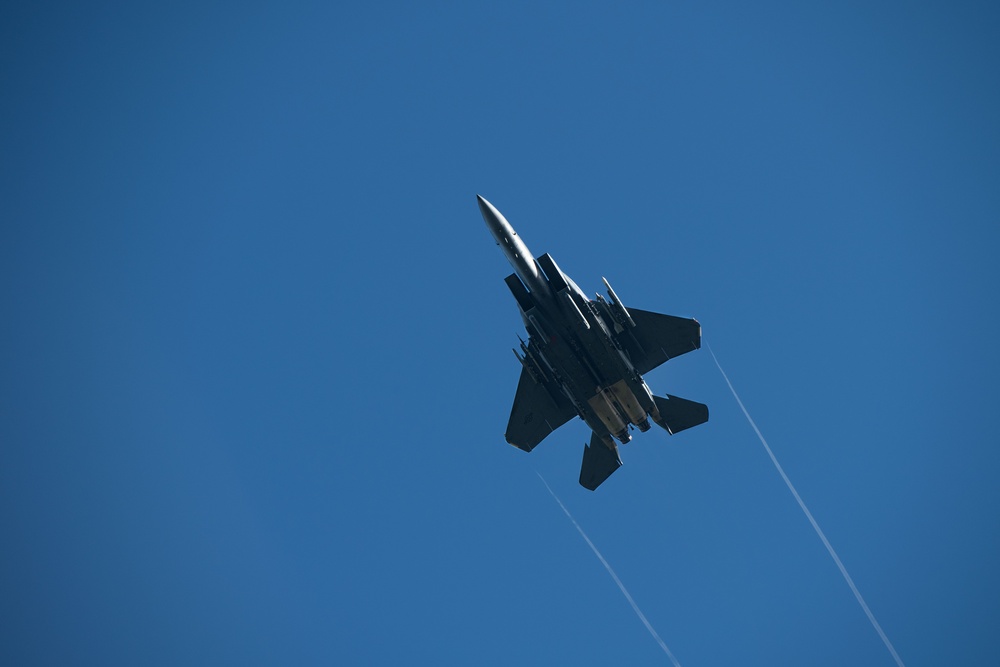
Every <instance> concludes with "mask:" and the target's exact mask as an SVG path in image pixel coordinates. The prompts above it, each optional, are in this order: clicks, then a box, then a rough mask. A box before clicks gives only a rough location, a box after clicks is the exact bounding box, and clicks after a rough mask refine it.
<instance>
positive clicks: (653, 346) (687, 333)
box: [476, 195, 708, 491]
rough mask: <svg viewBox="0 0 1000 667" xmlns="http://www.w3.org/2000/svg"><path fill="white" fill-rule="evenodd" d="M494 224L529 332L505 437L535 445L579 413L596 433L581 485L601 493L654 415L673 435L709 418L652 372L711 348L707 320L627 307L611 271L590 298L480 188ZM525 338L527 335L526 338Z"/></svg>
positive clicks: (483, 205) (519, 445)
mask: <svg viewBox="0 0 1000 667" xmlns="http://www.w3.org/2000/svg"><path fill="white" fill-rule="evenodd" d="M476 197H477V199H478V200H479V210H480V211H481V212H482V214H483V219H484V220H485V221H486V226H487V227H489V230H490V233H491V234H492V235H493V238H494V239H495V240H496V242H497V245H498V246H500V249H501V250H503V253H504V255H506V257H507V260H508V261H509V262H510V263H511V266H513V267H514V273H512V274H511V275H509V276H507V277H506V278H505V279H504V281H505V282H506V283H507V287H508V288H510V291H511V293H513V295H514V299H515V300H516V301H517V307H518V310H519V311H520V312H521V319H522V320H523V321H524V327H525V329H526V330H527V332H528V340H527V342H525V341H524V340H523V339H521V344H520V352H519V351H518V350H517V349H514V356H515V357H517V360H518V362H520V364H521V377H520V379H519V380H518V383H517V393H516V394H515V395H514V406H513V408H511V412H510V420H509V421H508V422H507V432H506V433H505V434H504V437H505V439H506V440H507V442H509V443H510V444H512V445H514V446H515V447H517V448H518V449H521V450H524V451H526V452H530V451H531V450H532V449H534V448H535V447H536V446H537V445H538V443H540V442H541V441H542V440H543V439H545V437H546V436H547V435H548V434H549V433H551V432H552V431H554V430H556V429H557V428H559V427H560V426H562V425H563V424H565V423H566V422H568V421H569V420H570V419H572V418H573V417H579V418H580V419H582V420H583V421H584V422H585V423H586V424H587V426H589V427H590V429H591V430H592V431H593V434H592V435H591V438H590V444H589V445H587V446H585V447H584V450H583V466H582V467H581V469H580V484H581V485H582V486H583V487H584V488H587V489H590V490H591V491H593V490H595V489H596V488H597V487H598V486H600V485H601V484H602V483H603V482H604V480H606V479H607V478H608V477H610V476H611V474H612V473H613V472H614V471H615V470H617V469H618V468H619V467H620V466H621V465H622V461H621V457H620V456H619V454H618V445H617V443H616V442H615V441H616V440H617V441H618V442H620V443H622V444H625V443H626V442H628V441H629V440H631V434H630V433H629V431H630V430H631V429H632V428H633V427H634V428H638V429H639V430H640V431H642V432H645V431H648V430H649V429H650V424H649V422H650V420H651V419H652V421H653V422H654V423H656V424H658V425H659V426H661V427H663V428H664V429H666V431H667V432H668V433H670V434H671V435H673V434H675V433H678V432H680V431H683V430H684V429H688V428H691V427H692V426H697V425H699V424H704V423H705V422H706V421H708V406H706V405H704V404H702V403H696V402H694V401H689V400H686V399H683V398H678V397H676V396H671V395H670V394H667V396H666V397H665V398H664V397H660V396H654V395H653V393H652V391H650V389H649V386H648V385H647V384H646V382H645V381H644V380H643V378H642V376H643V375H645V374H646V373H648V372H649V371H651V370H653V369H654V368H656V367H657V366H659V365H660V364H663V363H664V362H666V361H668V360H670V359H673V358H674V357H677V356H680V355H682V354H685V353H687V352H690V351H692V350H697V349H698V348H700V347H701V325H700V324H698V321H697V320H694V319H685V318H682V317H674V316H672V315H661V314H659V313H652V312H649V311H646V310H639V309H638V308H626V307H625V306H624V304H622V302H621V300H620V299H619V298H618V295H617V294H615V291H614V290H613V289H611V285H609V284H608V281H607V280H605V279H604V278H601V280H602V281H604V286H605V287H606V288H607V290H608V297H609V298H610V301H607V300H605V299H604V297H602V296H601V295H600V294H598V295H597V296H596V298H595V299H588V298H587V296H586V295H585V294H584V293H583V291H582V290H581V289H580V288H579V287H577V285H576V283H575V282H573V280H572V279H571V278H570V277H569V276H567V275H566V274H564V273H563V272H562V271H560V270H559V267H558V266H557V265H556V263H555V260H553V259H552V257H551V256H549V255H548V254H547V253H546V254H544V255H542V256H541V257H538V258H537V259H536V258H535V257H534V256H533V255H532V254H531V252H530V251H529V250H528V247H527V246H526V245H525V244H524V242H523V241H522V240H521V237H520V236H518V234H517V232H515V231H514V228H513V227H511V226H510V223H509V222H507V220H506V218H504V217H503V215H502V214H501V213H500V211H498V210H497V209H496V208H495V207H494V206H493V205H492V204H490V203H489V202H488V201H486V200H485V199H483V198H482V197H481V196H479V195H476ZM519 338H520V337H519Z"/></svg>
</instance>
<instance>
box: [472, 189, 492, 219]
mask: <svg viewBox="0 0 1000 667" xmlns="http://www.w3.org/2000/svg"><path fill="white" fill-rule="evenodd" d="M476 201H477V202H479V212H480V213H482V214H483V219H485V220H486V221H487V222H489V220H490V218H495V217H496V214H495V213H494V211H496V209H495V208H493V204H491V203H489V202H488V201H486V199H484V198H483V196H482V195H476Z"/></svg>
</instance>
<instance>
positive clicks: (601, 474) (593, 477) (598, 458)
mask: <svg viewBox="0 0 1000 667" xmlns="http://www.w3.org/2000/svg"><path fill="white" fill-rule="evenodd" d="M609 440H610V438H609ZM621 465H622V460H621V458H620V457H619V456H618V445H616V444H615V441H614V440H611V447H608V445H607V444H605V442H604V440H602V439H601V437H600V436H598V435H597V434H596V433H594V434H593V435H591V436H590V444H589V445H588V446H586V447H584V449H583V467H581V468H580V486H582V487H583V488H585V489H590V490H591V491H594V490H595V489H597V487H599V486H600V485H601V484H602V483H604V480H606V479H607V478H608V477H610V476H611V473H613V472H614V471H615V470H618V468H620V467H621Z"/></svg>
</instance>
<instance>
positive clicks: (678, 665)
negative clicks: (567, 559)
mask: <svg viewBox="0 0 1000 667" xmlns="http://www.w3.org/2000/svg"><path fill="white" fill-rule="evenodd" d="M535 474H536V475H538V479H540V480H542V484H544V485H545V488H546V489H548V490H549V495H551V496H552V497H553V498H554V499H555V501H556V502H557V503H559V507H561V508H562V511H563V512H565V513H566V516H568V517H569V520H570V521H572V522H573V525H574V526H576V529H577V530H578V531H579V532H580V535H581V537H583V539H584V540H585V541H586V542H587V544H588V545H589V546H590V548H591V550H592V551H593V552H594V555H595V556H597V559H598V560H599V561H601V564H602V565H603V566H604V569H605V570H607V571H608V574H610V575H611V578H612V579H614V580H615V583H616V584H618V588H620V589H621V592H622V595H624V596H625V599H626V600H628V603H629V604H630V605H632V610H633V611H634V612H635V615H636V616H638V617H639V620H640V621H642V624H643V625H645V626H646V629H647V630H649V634H651V635H653V639H655V640H656V643H657V644H659V645H660V648H662V649H663V652H664V653H666V654H667V657H668V658H670V662H672V663H674V667H681V663H679V662H677V658H675V657H674V654H673V653H671V652H670V649H669V648H667V644H666V643H665V642H664V641H663V640H662V639H660V635H658V634H656V630H654V629H653V626H652V625H650V623H649V619H647V618H646V615H645V614H643V613H642V611H641V610H640V609H639V605H637V604H636V603H635V600H633V599H632V596H631V595H629V592H628V590H627V589H626V588H625V584H623V583H622V580H621V579H619V578H618V575H617V574H615V571H614V570H613V569H611V565H609V564H608V561H606V560H604V556H602V555H601V552H600V551H598V550H597V547H595V546H594V543H593V542H591V541H590V538H589V537H587V533H585V532H583V528H581V527H580V524H578V523H577V522H576V519H574V518H573V515H572V514H570V513H569V510H568V509H566V506H565V505H563V503H562V501H561V500H559V496H557V495H556V493H555V491H553V490H552V487H551V486H549V483H548V482H546V481H545V478H544V477H542V473H540V472H538V471H537V470H536V471H535Z"/></svg>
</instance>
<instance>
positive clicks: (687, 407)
mask: <svg viewBox="0 0 1000 667" xmlns="http://www.w3.org/2000/svg"><path fill="white" fill-rule="evenodd" d="M653 402H654V403H655V404H656V409H657V410H659V412H660V419H659V420H658V421H657V422H656V423H657V424H659V425H660V426H662V427H663V428H665V429H667V432H668V433H670V435H674V434H675V433H679V432H681V431H683V430H684V429H688V428H691V427H692V426H698V425H699V424H704V423H705V422H707V421H708V406H707V405H705V404H704V403H697V402H695V401H689V400H687V399H686V398H678V397H677V396H671V395H670V394H667V397H666V398H661V397H660V396H653Z"/></svg>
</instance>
